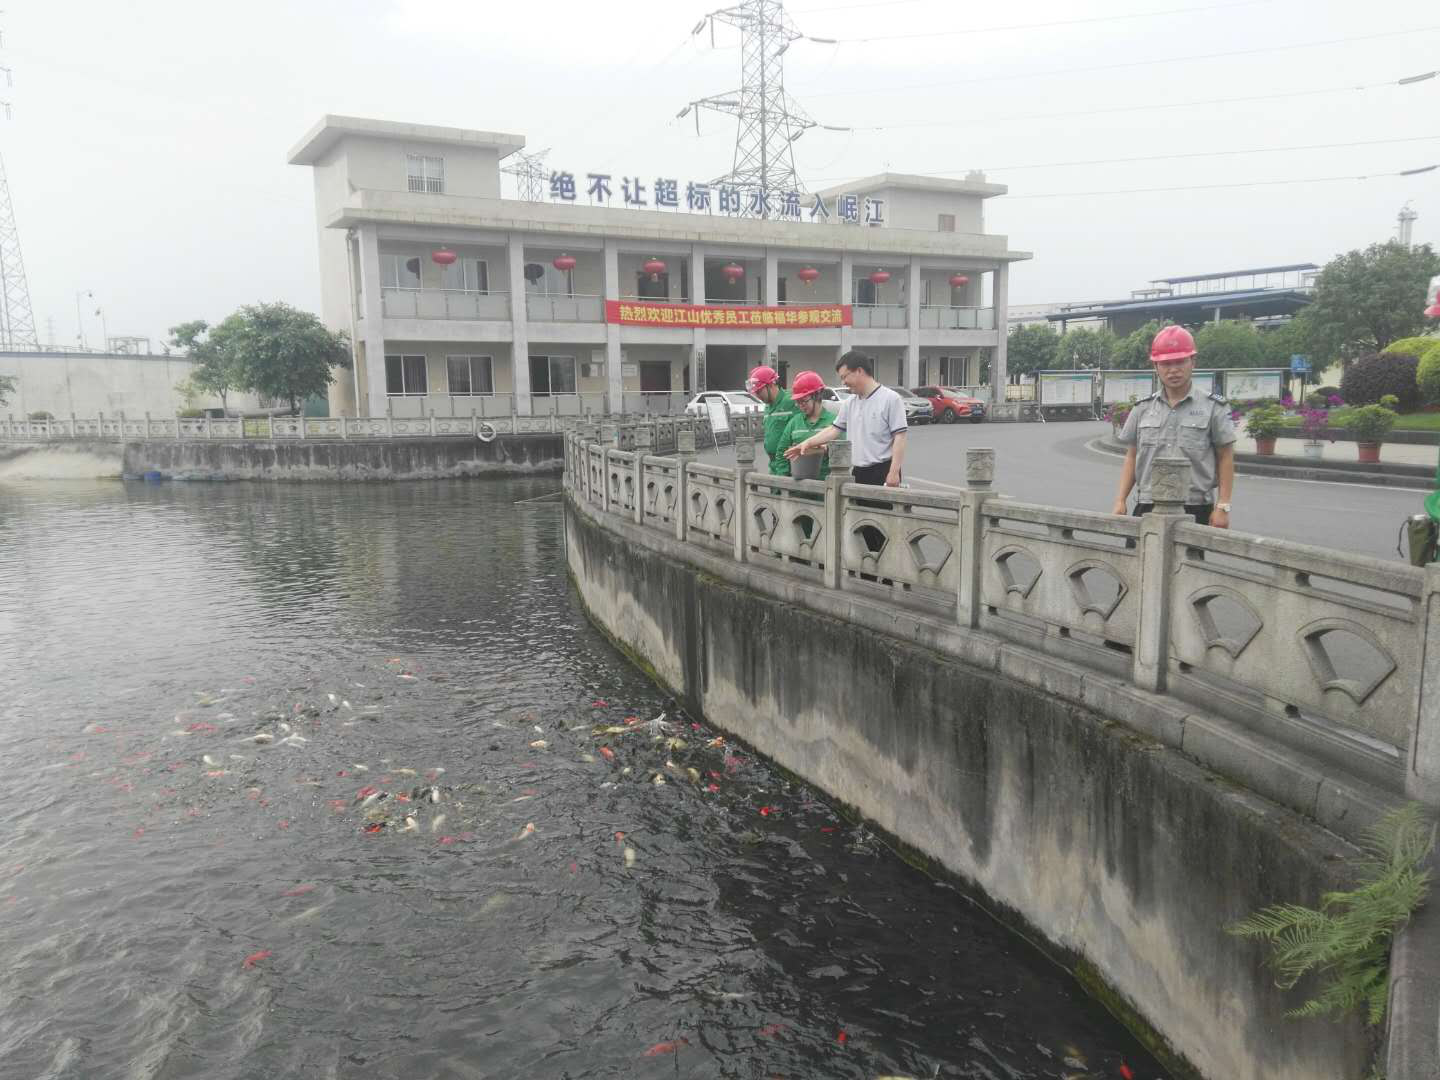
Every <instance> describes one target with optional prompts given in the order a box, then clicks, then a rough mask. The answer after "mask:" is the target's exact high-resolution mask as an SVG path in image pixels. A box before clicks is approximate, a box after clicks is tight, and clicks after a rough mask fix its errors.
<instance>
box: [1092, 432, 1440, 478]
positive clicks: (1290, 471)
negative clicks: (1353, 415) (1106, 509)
mask: <svg viewBox="0 0 1440 1080" xmlns="http://www.w3.org/2000/svg"><path fill="white" fill-rule="evenodd" d="M1085 445H1086V446H1087V447H1089V448H1090V449H1091V450H1095V451H1098V452H1099V453H1102V454H1114V455H1116V456H1121V457H1123V456H1124V454H1125V452H1126V449H1127V447H1125V446H1123V445H1121V444H1120V443H1118V442H1116V441H1115V440H1114V439H1111V438H1107V437H1106V436H1104V435H1101V436H1099V437H1097V438H1094V439H1091V440H1090V441H1089V442H1088V443H1086V444H1085ZM1282 460H1283V459H1282ZM1376 468H1377V467H1375V466H1371V467H1369V468H1368V469H1366V468H1364V467H1362V466H1358V464H1357V465H1356V466H1353V467H1352V466H1348V465H1347V466H1345V467H1340V466H1336V465H1329V466H1326V465H1302V464H1299V463H1298V462H1297V463H1296V464H1293V465H1292V464H1282V463H1280V462H1277V461H1275V460H1274V459H1273V458H1269V457H1262V456H1261V455H1259V454H1236V455H1235V471H1236V472H1238V473H1244V474H1245V475H1247V476H1272V477H1275V478H1276V479H1279V480H1323V481H1327V482H1330V483H1335V484H1363V485H1365V486H1367V487H1389V488H1406V489H1409V490H1413V491H1430V490H1432V489H1433V488H1434V487H1435V479H1434V477H1435V473H1434V470H1432V469H1430V468H1429V467H1428V466H1424V465H1384V464H1382V465H1380V466H1378V469H1379V471H1376Z"/></svg>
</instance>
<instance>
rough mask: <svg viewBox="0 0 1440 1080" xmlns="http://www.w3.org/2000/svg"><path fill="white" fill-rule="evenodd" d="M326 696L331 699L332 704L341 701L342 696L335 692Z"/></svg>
mask: <svg viewBox="0 0 1440 1080" xmlns="http://www.w3.org/2000/svg"><path fill="white" fill-rule="evenodd" d="M325 696H326V697H327V698H329V699H330V704H331V705H334V704H336V703H337V702H339V700H340V698H339V697H338V696H336V695H335V694H326V695H325Z"/></svg>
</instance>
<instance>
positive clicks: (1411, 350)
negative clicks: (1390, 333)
mask: <svg viewBox="0 0 1440 1080" xmlns="http://www.w3.org/2000/svg"><path fill="white" fill-rule="evenodd" d="M1437 342H1440V338H1433V337H1407V338H1400V339H1398V340H1396V341H1392V342H1391V343H1390V344H1389V345H1386V346H1385V348H1383V349H1381V350H1380V355H1381V356H1413V357H1415V359H1416V360H1419V359H1420V357H1422V356H1424V355H1425V351H1426V350H1427V349H1429V348H1430V346H1431V345H1434V344H1436V343H1437Z"/></svg>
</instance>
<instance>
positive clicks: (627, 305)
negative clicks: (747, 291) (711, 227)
mask: <svg viewBox="0 0 1440 1080" xmlns="http://www.w3.org/2000/svg"><path fill="white" fill-rule="evenodd" d="M605 321H606V322H608V323H619V324H620V325H621V326H688V327H703V326H733V327H742V326H743V327H747V328H749V327H755V328H763V329H775V330H807V329H808V330H814V329H816V328H819V327H827V326H830V327H833V326H850V325H852V322H851V309H850V305H849V304H817V305H812V306H806V307H789V306H787V307H749V306H744V307H741V306H735V307H724V306H716V305H714V304H707V305H703V306H702V305H696V304H650V303H645V302H643V301H641V302H635V301H630V300H606V301H605Z"/></svg>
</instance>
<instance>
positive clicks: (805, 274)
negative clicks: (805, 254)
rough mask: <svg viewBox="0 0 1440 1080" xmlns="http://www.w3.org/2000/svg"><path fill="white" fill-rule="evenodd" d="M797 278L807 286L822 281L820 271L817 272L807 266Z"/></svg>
mask: <svg viewBox="0 0 1440 1080" xmlns="http://www.w3.org/2000/svg"><path fill="white" fill-rule="evenodd" d="M795 276H796V277H798V278H799V279H800V280H801V281H803V282H804V283H805V284H806V285H814V284H815V282H817V281H819V280H820V271H819V270H816V269H815V268H814V267H813V266H807V267H805V269H803V270H801V271H800V272H799V273H798V274H796V275H795Z"/></svg>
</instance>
